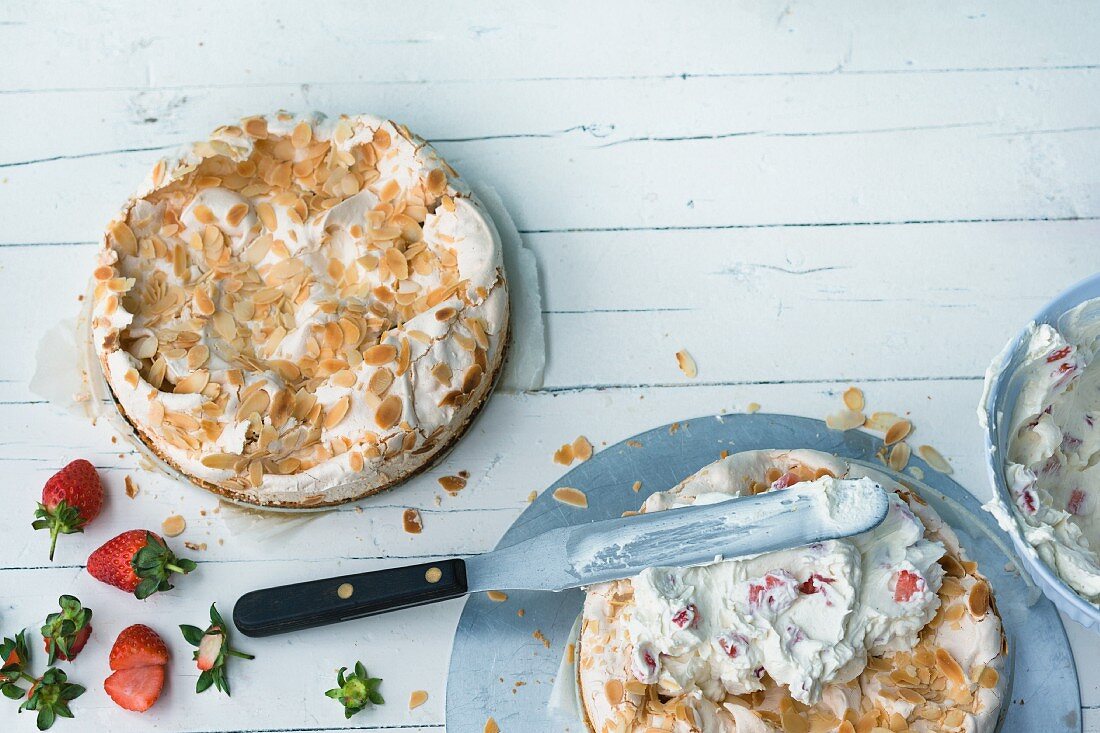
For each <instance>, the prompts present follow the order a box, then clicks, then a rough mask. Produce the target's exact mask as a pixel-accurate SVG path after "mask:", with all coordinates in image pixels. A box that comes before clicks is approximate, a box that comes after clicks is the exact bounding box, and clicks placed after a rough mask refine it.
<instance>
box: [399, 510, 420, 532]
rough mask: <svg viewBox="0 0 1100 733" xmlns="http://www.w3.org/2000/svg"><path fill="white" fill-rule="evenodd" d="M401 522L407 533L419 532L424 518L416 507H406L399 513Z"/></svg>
mask: <svg viewBox="0 0 1100 733" xmlns="http://www.w3.org/2000/svg"><path fill="white" fill-rule="evenodd" d="M401 522H402V524H403V525H404V526H405V531H406V532H408V533H409V534H420V533H421V532H423V531H424V520H423V519H421V518H420V512H419V511H417V510H416V509H406V510H405V511H404V513H402V515H401Z"/></svg>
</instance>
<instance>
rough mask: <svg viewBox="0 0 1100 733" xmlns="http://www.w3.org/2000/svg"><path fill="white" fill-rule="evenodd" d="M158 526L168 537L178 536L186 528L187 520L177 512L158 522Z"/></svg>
mask: <svg viewBox="0 0 1100 733" xmlns="http://www.w3.org/2000/svg"><path fill="white" fill-rule="evenodd" d="M160 528H161V530H163V532H164V534H165V535H166V536H168V537H178V536H180V535H181V534H183V530H185V529H187V520H186V519H184V518H183V517H181V516H180V515H179V514H173V515H172V516H170V517H168V518H167V519H165V520H164V521H163V522H161V523H160Z"/></svg>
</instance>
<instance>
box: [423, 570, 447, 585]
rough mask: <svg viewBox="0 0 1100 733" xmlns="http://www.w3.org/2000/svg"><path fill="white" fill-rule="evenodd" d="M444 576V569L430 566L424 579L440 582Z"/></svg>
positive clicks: (430, 581)
mask: <svg viewBox="0 0 1100 733" xmlns="http://www.w3.org/2000/svg"><path fill="white" fill-rule="evenodd" d="M442 577H443V571H442V570H440V569H439V568H428V570H427V572H425V573H424V580H426V581H428V582H429V583H438V582H439V580H440V578H442Z"/></svg>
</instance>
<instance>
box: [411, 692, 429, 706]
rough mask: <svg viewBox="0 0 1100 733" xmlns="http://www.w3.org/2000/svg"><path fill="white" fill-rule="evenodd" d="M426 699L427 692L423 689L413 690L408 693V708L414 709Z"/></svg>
mask: <svg viewBox="0 0 1100 733" xmlns="http://www.w3.org/2000/svg"><path fill="white" fill-rule="evenodd" d="M427 701H428V693H427V692H425V691H424V690H413V691H412V692H410V693H409V710H415V709H416V708H418V707H420V706H421V705H423V704H424V703H426V702H427Z"/></svg>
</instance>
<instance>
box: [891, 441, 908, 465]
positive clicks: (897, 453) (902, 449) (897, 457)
mask: <svg viewBox="0 0 1100 733" xmlns="http://www.w3.org/2000/svg"><path fill="white" fill-rule="evenodd" d="M910 452H911V451H910V448H909V444H908V443H897V444H895V445H894V447H893V448H892V449H891V450H890V458H889V460H888V461H887V462H886V463H887V465H888V466H890V468H892V469H893V470H895V471H901V470H903V469H904V468H905V466H906V465H907V464H908V463H909V455H910Z"/></svg>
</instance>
